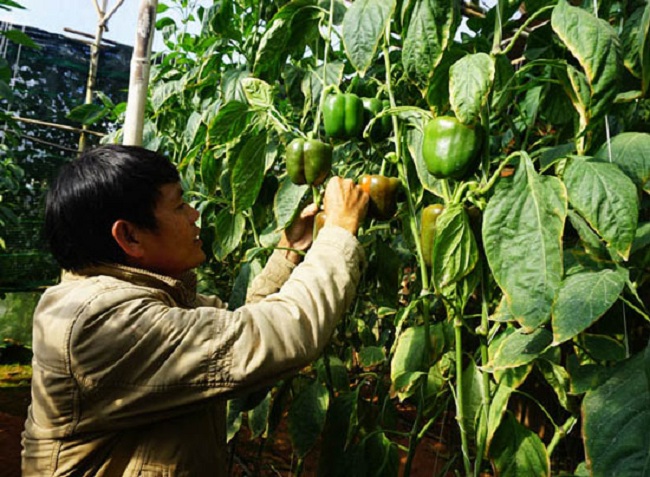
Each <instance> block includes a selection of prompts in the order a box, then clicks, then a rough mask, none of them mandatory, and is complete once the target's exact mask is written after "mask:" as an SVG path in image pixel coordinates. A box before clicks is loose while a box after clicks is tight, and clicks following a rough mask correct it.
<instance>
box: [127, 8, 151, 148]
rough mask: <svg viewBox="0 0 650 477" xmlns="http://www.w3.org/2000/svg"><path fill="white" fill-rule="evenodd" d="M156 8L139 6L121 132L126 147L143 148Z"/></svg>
mask: <svg viewBox="0 0 650 477" xmlns="http://www.w3.org/2000/svg"><path fill="white" fill-rule="evenodd" d="M157 8H158V0H141V2H140V10H139V12H138V26H137V31H136V37H135V45H134V47H133V56H132V58H131V75H130V79H129V95H128V98H127V107H126V117H125V120H124V128H123V134H124V137H123V140H122V143H123V144H125V145H131V146H141V145H142V132H143V130H144V112H145V108H146V104H147V89H148V87H149V70H150V69H151V60H150V57H151V45H152V43H153V34H154V27H155V24H156V10H157Z"/></svg>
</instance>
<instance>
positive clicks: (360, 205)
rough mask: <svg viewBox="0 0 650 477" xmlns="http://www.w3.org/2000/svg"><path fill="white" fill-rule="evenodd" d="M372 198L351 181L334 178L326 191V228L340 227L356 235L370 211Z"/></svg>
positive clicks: (324, 200)
mask: <svg viewBox="0 0 650 477" xmlns="http://www.w3.org/2000/svg"><path fill="white" fill-rule="evenodd" d="M369 200H370V198H369V197H368V194H366V193H365V192H364V191H363V190H361V188H360V187H359V186H358V185H356V184H355V183H354V182H353V181H352V180H351V179H343V178H341V177H332V178H331V179H330V181H329V182H328V183H327V189H325V198H324V199H323V203H324V205H325V215H326V216H327V218H326V219H325V227H327V226H328V225H338V226H339V227H343V228H344V229H346V230H348V231H349V232H350V233H351V234H353V235H356V234H357V230H358V229H359V224H361V222H362V221H363V219H364V217H365V216H366V212H367V211H368V201H369Z"/></svg>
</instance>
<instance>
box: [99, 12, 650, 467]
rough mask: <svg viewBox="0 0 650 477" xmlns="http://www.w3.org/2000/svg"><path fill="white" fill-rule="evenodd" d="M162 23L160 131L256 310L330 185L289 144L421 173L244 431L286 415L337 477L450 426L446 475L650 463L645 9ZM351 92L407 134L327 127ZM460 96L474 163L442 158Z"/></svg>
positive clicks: (394, 171) (233, 15)
mask: <svg viewBox="0 0 650 477" xmlns="http://www.w3.org/2000/svg"><path fill="white" fill-rule="evenodd" d="M169 9H179V10H180V11H181V12H182V13H184V16H182V18H183V20H182V21H180V22H178V23H177V22H175V21H173V20H171V19H170V18H168V17H167V16H166V15H165V13H166V12H167V11H168V10H169ZM192 22H198V24H200V26H201V28H200V31H199V33H197V34H190V33H188V29H187V25H189V24H190V23H192ZM157 26H158V28H159V31H160V34H162V35H163V36H164V38H165V43H166V45H167V48H168V49H169V51H168V52H166V53H165V54H164V55H160V56H159V57H158V59H157V63H156V66H155V68H154V69H153V75H152V83H151V88H150V97H149V103H148V112H147V123H146V128H145V135H146V137H145V143H146V144H145V145H146V146H147V147H150V148H152V149H157V150H160V151H162V152H164V153H166V154H168V155H169V157H171V158H172V159H173V160H174V161H175V163H176V164H177V165H178V167H179V169H180V171H181V174H182V180H183V184H184V186H185V189H186V190H187V194H188V197H189V198H190V200H191V201H192V202H193V204H194V205H195V206H196V207H197V208H198V209H199V210H200V211H201V213H202V217H201V221H202V225H203V226H202V238H203V242H204V244H205V245H206V249H207V251H208V254H209V256H210V260H209V262H208V263H207V264H206V265H205V266H204V267H203V268H202V269H201V271H200V272H201V282H200V286H201V289H202V290H203V291H207V292H216V293H218V294H221V295H223V294H224V293H226V292H225V291H226V290H232V293H231V294H230V296H229V297H228V298H229V304H230V306H231V307H233V308H235V307H237V306H239V305H241V304H242V303H243V302H244V299H245V294H246V288H247V286H248V284H249V283H250V281H251V279H252V278H253V277H254V276H255V274H256V273H258V272H259V271H260V270H261V268H262V266H263V264H264V263H265V260H266V258H267V257H268V255H269V254H270V253H271V251H272V250H273V247H274V244H275V243H276V241H277V239H278V234H279V230H281V229H282V228H283V227H285V226H286V225H287V224H289V223H290V222H291V220H292V218H293V216H294V214H295V213H296V212H297V211H298V210H299V209H300V207H301V206H302V205H303V204H304V203H306V202H307V201H309V200H312V192H313V191H312V189H310V188H309V187H307V186H296V185H294V184H292V183H291V182H290V181H289V180H288V179H287V176H286V170H285V164H284V151H285V147H286V146H287V144H288V143H289V142H290V141H291V139H293V138H294V137H297V136H303V135H307V134H312V135H313V136H315V137H319V138H321V139H323V140H326V141H330V142H331V143H332V144H333V146H334V166H333V173H334V174H338V175H342V176H346V177H351V178H354V179H358V178H360V176H361V175H363V174H368V173H372V174H383V175H387V176H393V177H397V178H399V180H400V184H401V191H400V195H399V197H398V209H397V212H396V214H395V215H394V216H393V217H392V218H391V219H389V220H382V221H378V220H368V221H367V222H366V223H364V225H363V227H362V230H361V231H360V234H359V239H360V241H361V242H362V244H363V246H364V248H365V250H366V254H367V257H368V267H367V269H366V271H365V273H364V275H363V278H362V283H361V284H360V287H359V290H358V294H357V299H356V301H355V303H354V304H353V306H352V307H351V309H350V311H349V313H347V314H346V316H345V317H344V319H343V320H342V322H341V323H340V324H339V326H338V329H337V332H336V333H335V335H334V336H333V337H332V341H331V344H330V346H329V347H328V348H327V350H326V351H325V353H324V355H323V356H322V358H321V359H319V360H318V361H317V362H315V363H313V365H312V366H310V367H308V368H306V369H304V370H303V371H302V372H301V373H299V374H298V375H297V376H295V377H294V378H292V379H288V380H286V381H284V382H281V383H277V385H276V386H274V387H273V388H272V389H271V390H269V392H268V393H267V394H266V395H265V396H262V397H260V396H249V397H246V398H241V399H237V400H233V401H231V403H230V406H229V422H230V427H229V436H230V437H231V438H232V442H233V443H234V442H236V441H237V440H236V439H235V436H238V435H240V434H241V430H242V426H245V427H247V428H248V430H249V435H251V436H253V437H256V438H260V439H261V442H262V443H263V444H265V445H269V446H270V445H272V444H273V437H274V435H275V433H276V432H277V431H278V429H279V427H281V426H283V425H285V424H286V426H287V428H288V432H289V435H290V437H291V442H292V445H293V452H294V455H295V457H296V460H295V466H294V468H293V469H292V470H293V473H295V474H300V473H301V471H302V468H303V467H302V466H303V463H304V461H305V458H307V457H309V456H313V455H317V459H318V462H319V474H322V475H350V474H352V475H373V476H376V475H397V473H398V472H403V473H404V474H406V475H408V474H409V473H410V470H411V466H412V463H413V458H414V456H415V453H416V450H417V449H418V445H419V444H420V443H421V441H422V440H423V439H424V438H425V437H426V436H427V435H430V434H431V432H432V430H433V429H436V430H437V429H440V428H441V427H442V428H443V429H444V430H445V432H444V439H445V444H446V445H447V446H448V449H449V454H448V455H447V456H446V457H447V459H446V462H447V467H446V468H444V469H441V473H443V472H445V471H451V472H456V473H459V474H463V475H468V476H469V475H479V474H481V473H486V472H487V473H491V474H493V475H501V476H520V475H536V476H543V475H560V474H561V475H580V476H582V475H595V476H609V475H640V476H643V475H650V466H649V465H648V449H649V448H650V442H649V439H650V437H648V433H647V431H646V430H647V427H648V425H649V424H650V423H649V422H648V421H649V419H650V415H648V412H647V409H648V401H649V399H650V393H649V385H648V384H649V379H650V374H649V373H648V372H647V370H648V369H649V368H648V364H649V363H648V359H649V357H650V354H649V352H648V351H647V350H648V335H649V333H648V330H649V327H648V320H649V316H648V310H647V307H648V303H649V299H648V297H649V289H648V270H649V263H650V262H649V261H650V223H649V221H650V218H649V212H648V192H650V185H649V184H650V182H649V180H650V133H649V131H648V124H649V122H648V120H649V119H650V118H649V115H650V107H649V105H650V103H649V100H648V95H649V92H648V86H649V84H650V35H649V33H648V32H649V30H650V4H649V3H648V2H647V1H643V0H627V1H624V2H613V1H609V0H604V1H601V2H594V3H592V2H585V3H584V4H582V3H580V2H579V1H573V2H571V3H568V2H567V1H566V0H559V1H557V2H556V1H547V0H536V1H532V0H530V1H524V2H508V1H506V0H501V1H499V2H497V3H496V4H494V5H492V6H487V7H485V6H481V5H476V4H462V3H460V2H458V1H455V0H439V1H436V2H433V1H430V0H356V1H354V2H342V1H339V0H321V1H317V0H292V1H283V0H279V1H274V0H256V1H252V0H220V1H215V2H214V3H213V5H212V6H211V7H210V8H203V7H200V8H194V5H193V4H192V2H188V1H187V0H178V1H168V2H161V3H160V5H159V19H158V25H157ZM336 90H339V91H345V92H352V93H355V94H358V95H359V96H364V97H379V98H381V99H384V100H387V101H388V102H389V104H390V107H389V109H387V110H385V111H384V112H382V113H380V114H379V115H378V116H376V117H375V122H377V121H380V120H381V119H382V117H389V118H390V120H391V123H392V132H391V133H390V135H389V136H388V137H387V138H385V139H380V140H373V139H372V138H371V136H370V134H369V133H370V131H371V130H372V126H373V122H372V121H371V122H370V123H367V124H366V128H365V131H364V134H363V135H362V136H361V137H357V138H352V139H350V140H332V139H330V138H327V137H325V135H324V134H323V129H322V127H321V105H322V102H323V98H324V97H325V93H327V92H331V91H336ZM104 107H105V108H106V113H107V114H109V113H110V114H113V115H115V116H116V117H119V114H121V111H122V108H123V105H120V104H117V103H116V104H108V103H107V104H104ZM447 114H449V115H455V116H456V117H457V118H458V119H460V120H461V121H462V122H464V123H468V124H472V125H475V126H476V127H477V128H479V129H480V130H481V131H482V132H483V135H484V138H485V140H484V146H483V149H482V156H481V164H480V166H479V167H478V169H477V171H476V173H475V174H473V175H472V176H471V177H468V178H466V179H464V180H446V179H437V178H435V177H433V176H431V175H430V174H429V173H428V171H427V169H426V166H425V162H424V159H423V157H422V143H423V134H424V126H425V125H426V123H427V122H428V121H429V120H430V119H431V118H432V117H434V116H440V115H447ZM107 140H109V141H119V140H120V131H119V130H118V131H115V132H114V133H113V134H111V135H110V136H109V137H108V138H107ZM433 203H438V204H442V205H443V206H444V212H443V214H442V215H441V216H440V217H439V219H438V222H437V224H436V232H435V236H434V239H433V242H432V243H431V244H429V245H430V246H431V249H432V250H433V252H432V254H431V266H427V265H426V262H425V257H424V256H423V246H422V243H421V239H420V227H421V213H422V210H423V208H424V207H425V206H427V205H430V204H433ZM427 258H428V257H427ZM441 423H443V424H444V426H441ZM262 465H263V463H260V466H262Z"/></svg>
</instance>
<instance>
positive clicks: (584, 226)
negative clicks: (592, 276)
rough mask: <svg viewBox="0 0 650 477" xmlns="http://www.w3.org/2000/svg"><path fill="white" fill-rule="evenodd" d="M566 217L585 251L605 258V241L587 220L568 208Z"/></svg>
mask: <svg viewBox="0 0 650 477" xmlns="http://www.w3.org/2000/svg"><path fill="white" fill-rule="evenodd" d="M568 217H569V222H571V225H572V226H573V228H574V229H575V230H576V232H578V236H579V237H580V240H581V241H582V246H583V247H584V249H585V250H586V251H587V253H590V254H592V255H595V256H596V257H599V258H607V248H606V247H605V243H604V242H603V241H602V240H601V239H600V237H599V236H598V234H597V233H596V232H594V231H593V230H592V229H591V227H589V224H588V223H587V221H586V220H585V219H583V218H582V217H581V216H580V214H578V213H577V212H575V211H574V210H569V213H568ZM565 258H566V256H565ZM566 273H567V275H569V272H568V271H566Z"/></svg>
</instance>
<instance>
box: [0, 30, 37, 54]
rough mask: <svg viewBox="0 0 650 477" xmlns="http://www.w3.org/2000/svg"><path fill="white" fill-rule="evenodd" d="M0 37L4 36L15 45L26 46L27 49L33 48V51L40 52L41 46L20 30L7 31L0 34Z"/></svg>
mask: <svg viewBox="0 0 650 477" xmlns="http://www.w3.org/2000/svg"><path fill="white" fill-rule="evenodd" d="M0 35H3V36H5V37H6V38H7V39H9V40H11V41H13V42H14V43H16V44H17V45H22V46H26V47H28V48H34V49H35V50H40V49H41V45H39V44H38V43H36V42H35V41H34V40H32V39H31V37H30V36H29V35H27V34H25V33H23V32H22V31H20V30H7V31H3V32H0Z"/></svg>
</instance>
